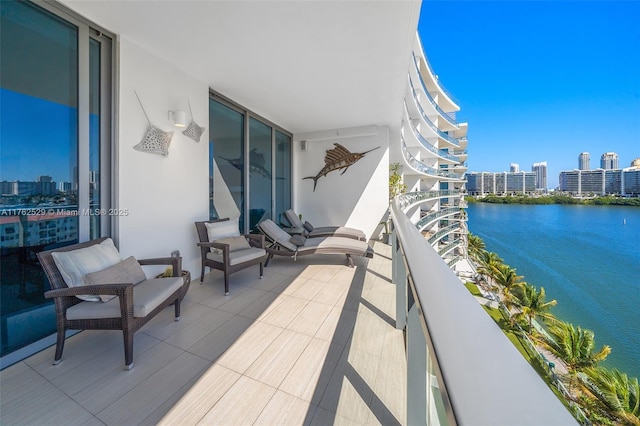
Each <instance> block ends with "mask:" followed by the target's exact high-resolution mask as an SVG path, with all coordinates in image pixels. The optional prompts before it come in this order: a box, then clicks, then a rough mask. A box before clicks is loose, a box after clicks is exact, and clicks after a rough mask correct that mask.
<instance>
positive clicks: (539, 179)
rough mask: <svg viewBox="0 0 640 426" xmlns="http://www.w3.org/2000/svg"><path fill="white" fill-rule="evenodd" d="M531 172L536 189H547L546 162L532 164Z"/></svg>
mask: <svg viewBox="0 0 640 426" xmlns="http://www.w3.org/2000/svg"><path fill="white" fill-rule="evenodd" d="M531 171H532V172H535V174H536V189H547V162H546V161H541V162H539V163H533V166H531Z"/></svg>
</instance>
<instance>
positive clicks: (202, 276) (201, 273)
mask: <svg viewBox="0 0 640 426" xmlns="http://www.w3.org/2000/svg"><path fill="white" fill-rule="evenodd" d="M202 281H204V262H202V271H200V284H202Z"/></svg>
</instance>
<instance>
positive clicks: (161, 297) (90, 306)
mask: <svg viewBox="0 0 640 426" xmlns="http://www.w3.org/2000/svg"><path fill="white" fill-rule="evenodd" d="M183 284H184V280H183V279H182V277H169V278H153V279H149V280H146V281H142V282H141V283H140V284H138V285H135V286H133V316H134V317H137V318H142V317H146V316H147V315H149V313H151V311H153V310H154V309H155V308H157V307H158V305H160V304H161V303H162V302H164V301H165V300H167V298H168V297H169V296H171V294H173V292H175V291H176V290H178V289H179V288H181V287H182V285H183ZM120 317H121V315H120V298H119V297H116V298H115V299H112V300H110V301H108V302H106V303H93V302H81V303H78V304H77V305H74V306H72V307H70V308H69V309H67V319H69V320H75V319H97V318H120Z"/></svg>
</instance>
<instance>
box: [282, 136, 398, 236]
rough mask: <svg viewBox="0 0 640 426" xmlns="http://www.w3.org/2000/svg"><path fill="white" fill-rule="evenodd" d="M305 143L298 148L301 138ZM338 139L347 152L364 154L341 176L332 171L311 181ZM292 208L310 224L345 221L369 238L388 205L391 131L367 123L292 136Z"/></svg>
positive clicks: (344, 224) (347, 224) (332, 223)
mask: <svg viewBox="0 0 640 426" xmlns="http://www.w3.org/2000/svg"><path fill="white" fill-rule="evenodd" d="M302 140H306V141H307V142H308V149H307V151H302V150H301V147H300V141H302ZM334 143H339V144H341V145H343V146H344V147H345V148H347V149H348V150H349V151H351V152H354V153H356V152H364V151H368V150H370V149H373V148H376V147H380V148H378V149H376V150H375V151H372V152H370V153H368V154H367V155H366V156H365V157H364V158H362V159H360V160H359V161H357V162H356V163H355V164H353V165H352V166H351V167H349V169H348V170H347V171H346V172H345V173H344V174H343V175H341V173H342V171H333V172H331V173H329V174H328V175H327V176H324V177H321V178H320V179H319V180H318V185H317V186H316V190H315V192H314V191H313V180H311V179H307V180H302V179H303V178H304V177H307V176H315V175H317V174H318V173H319V172H320V170H322V168H323V167H324V165H325V163H324V158H325V155H326V151H327V150H328V149H332V148H335V147H334V145H333V144H334ZM293 163H294V164H293V202H294V210H295V211H296V212H297V213H298V214H302V220H303V221H305V220H308V221H309V222H310V223H312V224H313V225H314V226H322V225H343V226H350V227H354V228H358V229H362V230H363V231H364V233H365V234H366V235H367V238H371V236H372V235H373V233H374V231H375V229H376V228H377V227H378V224H379V223H380V221H381V220H382V219H383V216H384V215H385V213H386V211H387V208H388V198H389V194H388V188H389V185H388V182H389V129H388V128H387V127H379V126H365V127H355V128H347V129H333V130H324V131H319V132H311V133H299V134H294V135H293Z"/></svg>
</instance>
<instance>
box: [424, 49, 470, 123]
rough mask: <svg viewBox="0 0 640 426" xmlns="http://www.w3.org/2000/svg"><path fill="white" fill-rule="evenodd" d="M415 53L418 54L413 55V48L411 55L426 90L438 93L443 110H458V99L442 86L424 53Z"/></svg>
mask: <svg viewBox="0 0 640 426" xmlns="http://www.w3.org/2000/svg"><path fill="white" fill-rule="evenodd" d="M420 50H421V49H420ZM417 53H418V56H415V55H416V51H415V50H414V52H413V55H414V57H415V58H416V65H417V68H418V71H419V74H420V75H421V77H423V81H424V83H425V86H426V87H427V90H429V91H430V92H432V93H437V94H438V100H439V104H440V105H441V108H443V109H445V110H455V111H459V110H460V106H459V105H460V103H459V102H458V100H457V99H456V98H455V97H454V96H453V95H452V94H451V93H450V92H449V91H448V90H447V89H446V88H445V87H444V85H443V84H442V82H440V79H439V78H438V75H437V74H436V73H435V72H434V71H433V68H432V67H431V64H430V63H429V60H428V59H427V58H426V56H425V55H424V54H421V53H420V52H417ZM421 64H424V67H421V66H420V65H421ZM440 98H441V99H440Z"/></svg>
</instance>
